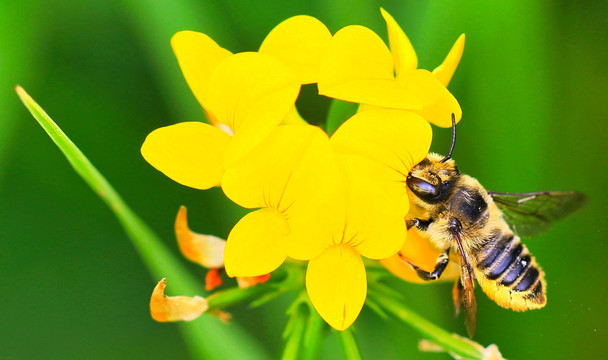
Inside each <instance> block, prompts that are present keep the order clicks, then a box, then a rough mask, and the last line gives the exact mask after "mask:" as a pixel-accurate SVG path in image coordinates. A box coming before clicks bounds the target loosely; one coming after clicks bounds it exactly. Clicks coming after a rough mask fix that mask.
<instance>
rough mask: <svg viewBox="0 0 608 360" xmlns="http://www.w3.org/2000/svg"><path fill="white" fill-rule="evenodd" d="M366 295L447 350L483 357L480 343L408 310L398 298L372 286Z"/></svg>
mask: <svg viewBox="0 0 608 360" xmlns="http://www.w3.org/2000/svg"><path fill="white" fill-rule="evenodd" d="M368 297H369V298H370V299H371V300H372V301H373V302H374V303H375V304H376V305H378V306H380V307H381V308H382V309H383V310H385V311H386V312H387V313H388V314H390V315H392V316H394V317H395V318H397V319H399V320H401V321H403V322H404V323H406V324H408V325H410V326H411V327H413V328H414V329H416V330H417V331H418V332H419V333H421V334H422V335H423V336H425V337H427V338H428V339H430V340H431V341H433V342H434V343H436V344H437V345H439V346H441V347H442V348H443V349H445V350H446V351H447V352H449V353H453V354H455V355H458V356H461V357H464V358H466V359H480V360H481V359H482V358H483V354H482V353H481V352H480V350H479V349H481V348H482V346H481V345H477V346H478V347H476V346H475V343H474V342H473V341H469V340H465V339H461V338H459V337H456V336H454V335H453V334H451V333H449V332H447V331H445V330H443V329H442V328H440V327H438V326H437V325H435V324H433V323H431V322H429V321H428V320H426V319H424V318H423V317H421V316H420V315H418V314H416V313H415V312H413V311H412V310H410V309H409V308H408V307H407V306H405V305H403V302H401V301H400V300H397V299H395V298H393V297H390V296H385V295H383V294H379V293H378V292H376V291H374V290H373V288H370V291H369V292H368Z"/></svg>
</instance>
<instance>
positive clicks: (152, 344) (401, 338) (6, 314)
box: [0, 0, 608, 359]
mask: <svg viewBox="0 0 608 360" xmlns="http://www.w3.org/2000/svg"><path fill="white" fill-rule="evenodd" d="M380 6H382V7H384V8H385V9H386V10H388V11H389V12H390V13H392V15H393V16H394V17H395V18H396V20H397V21H398V22H399V23H400V24H401V25H402V26H403V28H404V30H405V31H406V33H407V34H408V35H409V37H410V39H411V40H412V42H413V44H414V46H415V48H416V49H417V52H418V56H419V60H420V65H421V67H423V68H427V69H432V68H434V67H435V66H436V65H437V64H439V63H440V62H441V61H442V59H443V56H444V55H445V54H446V53H447V51H448V50H449V48H450V47H451V45H452V43H453V41H454V40H455V39H456V38H457V37H458V35H459V34H460V33H462V32H465V33H466V35H467V43H466V48H465V53H464V57H463V60H462V62H461V65H460V67H459V69H458V71H457V73H456V75H455V77H454V79H453V81H452V83H451V85H450V89H451V91H452V92H453V93H454V94H455V96H456V97H457V98H458V99H459V101H460V104H461V106H462V108H463V112H464V119H463V121H462V122H461V123H460V125H459V127H458V142H457V146H456V149H455V151H454V158H455V159H456V160H457V161H458V164H459V166H460V168H461V170H463V171H465V172H466V173H469V174H471V175H473V176H475V177H477V178H478V179H479V180H480V181H481V182H482V184H484V185H485V186H486V187H487V188H488V189H491V190H497V191H512V192H521V191H534V190H547V189H572V190H580V191H583V192H585V193H586V194H588V195H589V196H590V198H591V201H590V202H589V203H588V205H587V206H586V207H585V208H584V209H583V210H582V211H580V212H578V213H577V214H575V215H574V216H572V217H570V218H568V219H566V220H564V221H562V222H560V223H559V224H556V225H555V226H554V227H553V228H552V229H551V231H549V232H548V233H546V234H544V235H543V236H539V237H537V238H534V239H529V240H527V241H526V244H527V246H528V248H529V249H530V251H531V252H532V253H533V254H534V255H535V256H536V259H537V261H538V262H539V264H541V265H542V267H543V269H544V270H545V272H546V274H547V281H548V299H549V300H548V306H547V307H546V308H545V309H543V310H540V311H531V312H527V313H515V312H512V311H509V310H504V309H502V308H499V307H498V306H497V305H495V304H494V303H493V302H491V301H490V300H488V299H487V297H486V296H485V295H483V294H482V293H481V292H480V291H478V293H477V294H478V301H479V312H478V315H479V324H478V330H477V335H476V340H477V341H479V342H480V343H482V344H485V345H487V344H489V343H497V344H498V345H499V347H500V349H501V350H502V353H503V355H505V356H506V357H507V358H509V359H531V358H534V359H573V358H576V359H596V358H602V357H604V356H606V354H607V353H608V336H607V331H608V327H607V325H606V324H607V322H608V311H607V309H606V306H605V303H606V297H607V295H608V291H607V289H608V286H607V285H606V278H607V276H608V267H607V264H608V262H607V261H606V258H605V256H606V254H607V253H608V242H607V241H606V239H605V236H606V230H607V227H606V222H607V220H608V219H607V216H606V213H607V206H606V203H607V201H608V181H607V180H606V169H607V168H608V161H607V160H606V155H607V150H608V136H607V133H608V125H607V120H608V75H607V74H608V72H606V64H607V63H608V3H607V2H606V1H605V0H592V1H584V2H571V1H565V0H561V1H529V0H520V1H508V2H488V1H426V0H408V1H405V0H401V1H365V0H354V1H343V2H342V1H331V2H329V1H319V0H313V1H305V0H295V1H289V2H287V1H286V2H270V1H257V2H256V1H245V0H242V1H195V0H156V1H155V0H142V1H136V0H124V1H119V0H114V1H105V0H89V1H61V0H30V1H27V2H21V1H16V0H8V1H7V0H3V1H1V2H0V239H1V241H0V359H85V358H86V359H135V358H147V359H167V358H169V359H188V358H190V355H189V352H188V350H187V348H186V346H185V345H184V343H183V341H182V340H181V337H180V333H179V331H178V327H177V326H176V325H174V324H158V323H155V322H153V321H152V320H151V319H150V317H149V312H148V301H149V296H150V293H151V291H152V288H153V286H154V285H155V283H156V281H157V280H158V279H152V278H151V277H150V276H149V274H148V272H147V270H146V269H145V267H144V266H143V264H142V263H141V261H140V260H139V258H138V256H137V254H136V252H135V251H134V249H133V247H132V246H131V244H130V243H129V241H128V239H127V237H126V235H125V234H124V233H123V231H122V229H121V227H120V226H119V225H118V222H117V221H116V220H115V218H114V217H113V215H112V214H111V213H110V211H109V210H108V209H107V208H106V207H105V205H104V204H103V203H102V202H101V201H100V200H99V199H98V198H97V197H96V196H95V194H94V193H93V192H92V191H91V190H90V189H89V188H88V187H87V186H86V185H85V183H84V182H83V181H82V180H81V179H80V178H79V177H78V176H77V175H76V174H75V173H74V172H73V171H72V169H71V168H70V167H69V165H68V164H67V162H66V161H65V159H64V158H63V156H62V155H61V154H60V152H59V150H58V149H56V148H55V146H54V145H53V144H52V142H51V141H50V140H49V139H48V138H47V136H46V134H44V132H43V131H42V130H41V129H40V127H39V126H38V125H37V124H36V122H35V121H34V120H33V119H32V118H31V116H30V115H29V114H28V113H27V111H26V110H25V108H24V107H23V106H22V105H21V103H20V102H19V100H18V98H17V96H16V95H15V93H14V86H15V85H16V84H20V85H22V86H23V87H24V88H25V89H26V90H27V91H28V92H29V93H30V94H31V95H32V96H33V97H34V98H35V99H36V100H37V101H38V102H39V103H40V104H41V105H42V106H43V107H44V108H45V109H46V110H47V112H48V113H49V114H50V115H51V116H52V117H53V118H54V119H55V121H57V123H58V124H59V125H60V126H61V127H62V128H63V129H64V131H65V132H66V133H67V134H68V135H69V136H70V137H71V138H72V140H73V141H74V142H76V144H77V145H78V146H79V147H80V148H81V150H82V151H83V152H84V153H85V154H86V155H87V156H88V157H89V158H90V159H91V161H92V162H93V163H94V164H95V165H96V166H97V167H98V169H99V170H100V171H101V172H102V173H104V174H105V175H106V177H107V178H108V179H109V180H110V182H111V183H112V184H113V185H114V186H115V187H116V189H117V190H118V191H119V192H120V193H121V194H122V195H123V197H124V198H125V200H126V201H127V202H128V203H129V204H130V205H131V206H132V207H133V208H134V210H135V211H136V212H137V213H138V214H140V216H141V217H143V219H144V220H145V221H146V222H148V223H149V224H150V225H151V226H152V228H153V229H154V230H155V231H157V232H158V233H159V234H160V235H161V237H162V238H163V239H164V240H165V241H166V243H167V244H168V245H169V246H170V247H171V249H172V250H173V251H174V252H175V254H176V255H177V254H178V253H177V247H176V245H175V243H174V242H175V241H174V237H173V234H172V222H173V219H174V216H175V214H176V211H177V209H178V207H179V206H180V205H182V204H183V205H186V206H188V209H189V213H190V222H191V226H192V227H193V229H195V230H198V231H200V232H206V233H215V234H217V235H219V236H226V235H227V233H228V232H229V230H230V228H231V227H232V225H233V224H234V223H235V222H236V220H237V219H238V218H239V216H240V214H242V211H241V210H239V209H237V208H236V206H234V205H231V204H230V203H229V202H228V201H227V200H225V199H224V198H223V197H222V195H221V191H219V190H217V189H214V190H210V191H204V192H203V191H196V190H192V189H188V188H185V187H182V186H179V185H177V184H176V183H174V182H172V181H171V180H169V179H167V178H165V177H164V176H163V175H162V174H161V173H159V172H157V171H156V170H154V169H153V168H152V167H151V166H149V165H148V164H147V163H145V161H144V160H143V159H142V158H141V156H140V154H139V147H140V145H141V143H142V141H143V140H144V138H145V136H146V135H147V134H148V133H149V132H150V131H152V130H153V129H155V128H157V127H160V126H164V125H168V124H171V123H175V122H178V121H184V120H201V119H202V114H201V111H200V107H199V105H198V104H197V102H196V100H195V99H194V97H193V96H192V94H191V93H190V91H189V89H188V87H187V85H186V83H185V81H184V80H183V78H182V76H181V73H180V70H179V67H178V65H177V62H176V60H175V58H174V56H173V54H172V52H171V48H170V45H169V39H170V37H171V35H172V34H173V33H175V32H176V31H178V30H183V29H191V30H198V31H202V32H205V33H207V34H209V35H210V36H211V37H212V38H213V39H215V40H216V41H217V42H218V43H219V44H220V45H222V46H223V47H226V48H228V49H229V50H232V51H245V50H255V49H257V47H258V46H259V44H260V43H261V41H262V40H263V38H264V37H265V35H266V34H267V33H268V31H269V30H270V29H272V28H273V27H274V26H275V25H276V24H277V23H279V22H280V21H282V20H283V19H285V18H287V17H289V16H292V15H297V14H309V15H313V16H315V17H317V18H319V19H320V20H321V21H323V22H324V23H325V24H326V25H327V26H328V27H329V28H330V30H331V31H332V32H336V31H337V30H338V29H340V28H341V27H343V26H346V25H350V24H361V25H365V26H368V27H370V28H371V29H373V30H375V31H376V32H378V33H379V34H380V35H381V36H382V37H384V38H386V29H385V25H384V22H383V20H382V18H381V16H380V13H379V7H380ZM319 104H320V105H319V110H318V111H317V114H321V115H320V116H323V111H325V110H326V108H325V107H326V106H327V102H322V101H321V102H319ZM304 114H305V115H306V112H304ZM309 116H319V115H312V114H311V115H309ZM435 130H436V131H435V138H434V144H433V149H434V150H435V151H438V152H443V153H445V151H446V150H447V148H448V146H449V136H450V134H449V130H444V129H435ZM184 263H186V260H184ZM188 266H189V267H190V269H191V270H192V271H193V272H194V274H196V276H198V277H200V279H201V281H203V277H204V271H203V270H202V269H200V268H197V267H196V266H191V265H190V264H188ZM395 286H396V287H397V288H398V289H399V290H400V291H402V292H404V293H405V294H406V295H407V304H408V306H410V307H412V308H413V309H415V310H416V311H417V312H418V313H420V314H421V315H423V316H425V317H427V318H428V319H430V320H432V321H434V322H435V323H437V324H438V325H441V326H442V327H444V328H446V329H448V330H450V331H454V332H458V333H460V334H464V333H465V330H464V325H463V320H462V318H458V319H454V317H453V315H452V312H453V309H452V303H451V297H450V296H451V295H450V294H451V285H449V284H443V285H430V286H427V285H412V284H403V283H400V282H395ZM169 290H170V283H169ZM287 300H288V299H279V300H277V301H274V302H272V303H270V304H268V305H266V306H264V307H262V308H259V309H254V310H250V309H248V308H247V307H242V308H237V309H233V310H232V311H231V312H232V313H233V315H234V317H233V322H234V323H238V324H240V325H242V326H243V327H245V328H246V329H248V330H249V331H250V332H251V334H252V335H253V336H254V337H256V338H258V339H259V341H260V342H261V344H262V345H263V346H264V347H265V348H267V350H268V353H269V354H270V356H271V357H273V358H274V357H277V356H278V355H279V354H280V351H281V346H282V340H281V332H282V330H283V327H284V325H285V322H286V317H285V309H286V306H287V305H288V301H287ZM356 330H357V337H358V339H359V341H360V345H361V349H362V352H363V355H364V358H367V359H372V358H375V359H384V358H403V359H405V358H409V359H418V358H420V359H445V358H448V357H447V355H445V354H423V353H419V352H418V350H417V341H418V339H419V336H418V335H417V334H416V333H414V332H413V331H412V330H411V329H410V328H408V327H407V326H405V325H403V324H400V323H397V322H395V321H392V322H387V321H384V320H382V319H380V318H378V317H377V316H376V315H374V314H373V313H371V312H370V311H369V310H368V309H364V310H363V312H362V314H361V316H360V318H359V320H358V321H357V323H356ZM340 357H341V354H340V351H339V347H338V345H337V342H336V340H335V339H334V337H332V336H329V337H328V340H327V342H326V345H325V348H324V353H323V358H324V359H330V358H340Z"/></svg>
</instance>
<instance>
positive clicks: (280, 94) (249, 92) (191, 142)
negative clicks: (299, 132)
mask: <svg viewBox="0 0 608 360" xmlns="http://www.w3.org/2000/svg"><path fill="white" fill-rule="evenodd" d="M330 39H331V34H330V33H329V30H327V28H326V27H325V25H323V24H322V23H321V22H319V21H318V20H317V19H315V18H312V17H310V16H296V17H293V18H290V19H287V20H285V21H284V22H282V23H281V24H279V25H278V26H277V27H276V28H275V29H274V30H273V31H272V32H271V33H270V34H269V35H268V37H267V38H266V40H265V41H264V43H263V44H262V46H261V48H260V51H259V52H257V53H239V54H234V55H233V54H232V53H230V52H229V51H228V50H226V49H223V48H221V47H220V46H219V45H217V44H216V43H215V42H214V41H213V40H212V39H211V38H209V37H208V36H207V35H205V34H202V33H197V32H194V31H181V32H178V33H177V34H175V36H173V38H172V40H171V44H172V46H173V50H174V52H175V54H176V56H177V59H178V62H179V64H180V67H181V69H182V72H183V74H184V77H185V78H186V81H187V83H188V85H189V86H190V88H191V90H192V92H193V93H194V95H195V96H196V98H197V99H198V101H199V103H200V104H201V106H202V107H203V109H204V110H205V112H206V113H207V117H208V118H209V120H210V122H211V124H212V125H214V126H210V125H208V124H204V123H200V122H185V123H179V124H176V125H171V126H167V127H163V128H160V129H157V130H155V131H153V132H152V133H150V135H148V137H147V138H146V141H145V142H144V144H143V146H142V150H141V151H142V155H143V156H144V158H145V159H146V160H147V161H148V162H149V163H150V164H151V165H152V166H154V167H155V168H157V169H158V170H160V171H161V172H163V173H164V174H165V175H167V176H168V177H169V178H171V179H173V180H175V181H177V182H178V183H180V184H182V185H186V186H190V187H193V188H196V189H208V188H210V187H213V186H216V185H219V184H220V183H221V178H222V175H223V173H224V170H225V169H226V168H227V167H229V166H230V165H231V164H232V163H234V162H235V161H237V160H238V159H239V158H241V157H243V156H244V155H245V154H247V153H248V152H249V151H251V150H252V149H253V148H254V147H255V146H257V145H258V144H259V143H260V142H261V141H262V140H264V138H266V137H267V136H268V135H269V134H270V133H271V132H272V131H273V130H274V128H276V127H277V126H278V125H279V124H280V123H281V122H284V121H288V122H289V121H290V120H292V121H293V119H294V118H296V120H295V121H297V118H298V117H299V116H298V115H297V111H295V106H294V104H295V100H296V98H297V96H298V93H299V89H300V84H305V83H309V82H315V81H316V78H317V73H318V66H319V65H318V63H319V61H320V58H321V55H322V54H323V53H324V52H325V48H326V47H327V44H328V43H329V40H330Z"/></svg>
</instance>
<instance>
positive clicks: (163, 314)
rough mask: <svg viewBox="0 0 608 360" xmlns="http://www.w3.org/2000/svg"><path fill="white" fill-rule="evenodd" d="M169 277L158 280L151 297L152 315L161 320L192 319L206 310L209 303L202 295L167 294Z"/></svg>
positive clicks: (153, 317)
mask: <svg viewBox="0 0 608 360" xmlns="http://www.w3.org/2000/svg"><path fill="white" fill-rule="evenodd" d="M166 286H167V279H164V278H163V279H162V280H161V281H159V282H158V284H157V285H156V287H155V288H154V291H153V292H152V297H151V298H150V315H151V316H152V319H154V320H156V321H159V322H169V321H191V320H194V319H196V318H197V317H199V316H200V315H201V314H202V313H203V312H205V311H206V310H207V309H208V308H209V305H208V304H207V300H206V299H204V298H202V297H200V296H194V297H189V296H166V295H165V287H166Z"/></svg>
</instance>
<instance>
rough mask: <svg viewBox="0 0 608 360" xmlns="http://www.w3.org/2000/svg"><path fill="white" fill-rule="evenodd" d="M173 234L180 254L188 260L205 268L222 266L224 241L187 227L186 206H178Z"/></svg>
mask: <svg viewBox="0 0 608 360" xmlns="http://www.w3.org/2000/svg"><path fill="white" fill-rule="evenodd" d="M175 236H176V237H177V244H178V245H179V249H180V250H181V252H182V254H183V255H184V256H185V257H186V258H187V259H188V260H190V261H193V262H195V263H197V264H200V265H202V266H204V267H206V268H210V269H217V268H222V267H224V247H225V246H226V241H225V240H223V239H220V238H218V237H216V236H213V235H203V234H198V233H195V232H193V231H191V230H190V229H189V228H188V219H187V214H186V207H185V206H182V207H180V208H179V212H178V213H177V218H176V219H175Z"/></svg>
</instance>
